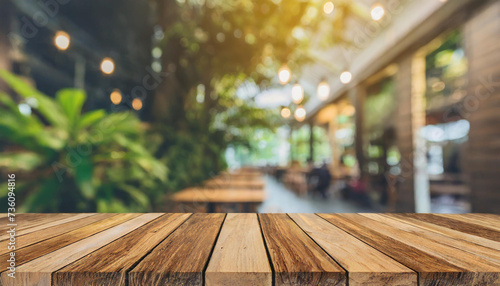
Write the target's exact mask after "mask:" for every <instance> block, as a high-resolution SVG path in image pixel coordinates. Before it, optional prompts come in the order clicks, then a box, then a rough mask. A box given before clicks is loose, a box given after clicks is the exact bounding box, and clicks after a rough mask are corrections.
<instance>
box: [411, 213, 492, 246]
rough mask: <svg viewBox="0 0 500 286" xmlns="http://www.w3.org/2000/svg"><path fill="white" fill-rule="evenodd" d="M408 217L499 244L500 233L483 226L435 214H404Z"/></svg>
mask: <svg viewBox="0 0 500 286" xmlns="http://www.w3.org/2000/svg"><path fill="white" fill-rule="evenodd" d="M406 215H407V216H409V217H412V218H415V219H418V220H421V221H425V222H429V223H433V224H436V225H439V226H443V227H447V228H451V229H453V230H456V231H460V232H464V233H468V234H472V235H477V236H480V237H483V238H486V239H491V240H494V241H499V242H500V232H498V231H495V230H494V229H491V228H489V227H488V226H485V225H478V224H473V223H468V222H463V221H457V220H455V219H452V218H449V217H443V216H438V215H435V214H406Z"/></svg>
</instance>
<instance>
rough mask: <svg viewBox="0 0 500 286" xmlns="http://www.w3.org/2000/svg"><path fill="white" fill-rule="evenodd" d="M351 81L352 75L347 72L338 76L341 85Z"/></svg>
mask: <svg viewBox="0 0 500 286" xmlns="http://www.w3.org/2000/svg"><path fill="white" fill-rule="evenodd" d="M351 80H352V74H351V72H349V71H345V72H343V73H341V74H340V82H341V83H343V84H347V83H350V82H351Z"/></svg>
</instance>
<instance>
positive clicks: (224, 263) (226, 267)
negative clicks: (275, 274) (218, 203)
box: [205, 214, 272, 286]
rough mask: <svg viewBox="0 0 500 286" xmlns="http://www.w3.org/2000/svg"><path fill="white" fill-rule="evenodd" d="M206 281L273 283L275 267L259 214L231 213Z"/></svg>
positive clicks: (214, 253) (227, 283)
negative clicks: (271, 263)
mask: <svg viewBox="0 0 500 286" xmlns="http://www.w3.org/2000/svg"><path fill="white" fill-rule="evenodd" d="M205 284H206V285H208V286H212V285H227V286H232V285H242V286H245V285H248V286H253V285H271V284H272V271H271V267H270V266H269V260H268V258H267V254H266V248H265V246H264V241H263V239H262V233H261V231H260V226H259V221H258V219H257V215H256V214H227V216H226V219H225V221H224V225H223V226H222V229H221V232H220V234H219V238H218V239H217V244H216V245H215V248H214V252H213V254H212V257H211V258H210V262H209V264H208V268H207V271H206V273H205Z"/></svg>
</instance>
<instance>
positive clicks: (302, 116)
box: [294, 106, 306, 122]
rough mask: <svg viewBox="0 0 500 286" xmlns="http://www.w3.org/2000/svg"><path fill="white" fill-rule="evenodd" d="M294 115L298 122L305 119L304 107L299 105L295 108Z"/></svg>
mask: <svg viewBox="0 0 500 286" xmlns="http://www.w3.org/2000/svg"><path fill="white" fill-rule="evenodd" d="M294 117H295V119H296V120H297V121H299V122H302V121H304V119H306V110H305V109H304V107H302V106H299V108H297V110H295V114H294Z"/></svg>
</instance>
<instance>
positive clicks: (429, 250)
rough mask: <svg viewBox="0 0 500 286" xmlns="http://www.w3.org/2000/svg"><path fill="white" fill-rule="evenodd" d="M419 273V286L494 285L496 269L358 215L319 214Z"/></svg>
mask: <svg viewBox="0 0 500 286" xmlns="http://www.w3.org/2000/svg"><path fill="white" fill-rule="evenodd" d="M319 215H320V216H321V217H323V218H325V219H326V220H328V221H329V222H330V223H332V224H334V225H336V226H337V227H339V228H341V229H343V230H345V231H347V232H349V233H350V234H351V235H353V236H355V237H357V238H359V239H361V240H362V241H364V242H366V243H368V244H369V245H370V246H372V247H374V248H376V249H378V250H379V251H381V252H383V253H385V254H387V255H388V256H390V257H392V258H394V259H396V260H397V261H398V262H400V263H402V264H404V265H405V266H407V267H409V268H411V269H413V270H415V271H417V272H418V274H419V284H421V285H437V284H439V285H490V284H491V285H494V284H496V283H500V273H499V269H498V266H495V265H492V263H491V262H490V261H484V260H483V259H479V258H476V257H474V256H473V255H470V254H469V253H467V252H464V251H460V250H459V249H456V248H453V247H449V246H445V245H437V244H436V243H434V242H432V241H430V240H428V239H425V238H422V237H420V236H418V235H415V234H411V233H408V232H405V231H400V230H398V229H395V228H393V227H390V226H388V225H386V224H383V223H380V222H377V221H374V220H372V219H369V218H366V217H363V216H361V215H358V214H319Z"/></svg>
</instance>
